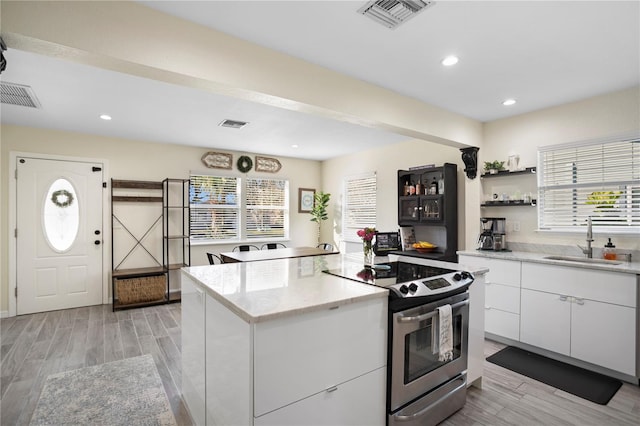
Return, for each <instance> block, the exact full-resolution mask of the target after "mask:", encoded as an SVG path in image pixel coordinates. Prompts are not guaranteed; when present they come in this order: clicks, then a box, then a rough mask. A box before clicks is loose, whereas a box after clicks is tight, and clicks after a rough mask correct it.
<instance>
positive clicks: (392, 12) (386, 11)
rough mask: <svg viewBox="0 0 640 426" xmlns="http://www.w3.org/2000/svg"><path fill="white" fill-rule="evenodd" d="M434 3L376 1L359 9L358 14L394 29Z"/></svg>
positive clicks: (392, 0)
mask: <svg viewBox="0 0 640 426" xmlns="http://www.w3.org/2000/svg"><path fill="white" fill-rule="evenodd" d="M434 3H435V2H433V1H421V0H400V1H397V0H376V1H370V2H368V3H367V4H365V5H364V6H362V7H361V8H360V9H358V13H361V14H363V15H364V16H368V17H369V18H371V19H373V20H374V21H376V22H377V23H379V24H382V25H384V26H385V27H387V28H391V29H394V28H396V27H397V26H399V25H400V24H402V23H403V22H406V21H408V20H409V19H411V18H413V17H414V16H416V15H417V14H418V13H420V12H421V11H423V10H424V9H426V8H427V7H429V6H431V5H433V4H434Z"/></svg>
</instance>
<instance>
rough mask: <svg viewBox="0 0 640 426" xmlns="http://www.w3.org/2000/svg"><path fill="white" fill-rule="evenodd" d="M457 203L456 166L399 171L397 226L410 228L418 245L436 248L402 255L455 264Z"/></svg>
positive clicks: (447, 165)
mask: <svg viewBox="0 0 640 426" xmlns="http://www.w3.org/2000/svg"><path fill="white" fill-rule="evenodd" d="M457 201H458V182H457V165H455V164H451V163H445V164H444V165H442V166H439V167H425V168H416V169H411V170H398V225H400V226H401V227H413V229H414V233H415V236H416V240H417V241H429V242H431V243H433V244H436V245H437V246H438V248H437V249H436V250H435V251H433V252H431V253H418V252H417V251H414V250H405V251H404V252H403V253H402V254H404V255H410V256H418V257H426V258H431V259H438V260H446V261H457V255H456V251H457V250H458V207H457Z"/></svg>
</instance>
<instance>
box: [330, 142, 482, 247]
mask: <svg viewBox="0 0 640 426" xmlns="http://www.w3.org/2000/svg"><path fill="white" fill-rule="evenodd" d="M444 163H454V164H457V165H458V188H459V190H458V203H459V217H458V218H459V242H458V246H459V247H464V244H465V240H464V236H465V235H464V234H465V233H464V229H465V221H466V218H467V217H468V216H473V215H474V213H473V212H466V211H465V205H466V203H465V185H466V182H465V181H468V179H466V177H465V175H464V173H463V172H462V170H463V169H464V164H463V163H462V160H461V153H460V151H459V150H458V149H457V148H452V147H447V146H442V145H438V144H435V143H432V142H425V141H419V140H410V141H407V142H402V143H398V144H394V145H390V146H386V147H381V148H376V149H371V150H367V151H362V152H359V153H356V154H353V155H347V156H343V157H340V158H335V159H332V160H327V161H324V162H323V164H322V187H323V188H324V191H325V192H330V193H331V194H332V209H331V216H330V218H329V220H328V221H327V222H328V226H324V225H323V229H322V236H323V239H326V240H330V241H333V242H334V243H336V244H340V243H341V242H342V229H341V212H342V209H341V207H342V201H343V200H342V197H343V194H342V185H343V180H344V178H345V177H346V176H350V175H358V174H362V173H370V172H375V173H376V178H377V179H376V180H377V194H376V198H377V221H376V227H377V229H379V230H381V231H395V230H397V229H398V187H397V172H398V170H401V169H404V170H406V169H408V168H409V167H414V166H420V165H426V164H435V165H442V164H444ZM472 199H473V197H472ZM472 210H473V209H472ZM351 237H354V236H351ZM347 239H348V237H347Z"/></svg>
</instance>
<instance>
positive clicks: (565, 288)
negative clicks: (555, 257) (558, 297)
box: [522, 262, 637, 308]
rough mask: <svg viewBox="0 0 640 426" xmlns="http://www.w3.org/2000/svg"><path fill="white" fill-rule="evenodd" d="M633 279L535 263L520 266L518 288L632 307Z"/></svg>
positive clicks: (612, 273)
mask: <svg viewBox="0 0 640 426" xmlns="http://www.w3.org/2000/svg"><path fill="white" fill-rule="evenodd" d="M636 280H637V279H636V276H635V275H633V274H625V273H620V272H610V271H600V270H596V269H587V268H572V267H567V266H557V265H542V264H538V263H527V262H524V263H523V264H522V287H523V288H529V289H532V290H540V291H546V292H549V293H558V294H564V295H569V296H575V297H580V298H585V299H590V300H597V301H600V302H607V303H615V304H617V305H622V306H629V307H631V308H635V307H636Z"/></svg>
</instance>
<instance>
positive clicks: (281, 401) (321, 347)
mask: <svg viewBox="0 0 640 426" xmlns="http://www.w3.org/2000/svg"><path fill="white" fill-rule="evenodd" d="M354 263H361V256H354V257H350V256H349V255H345V254H341V255H329V256H314V257H307V258H294V259H280V260H271V261H261V262H249V263H236V264H223V265H215V266H199V267H188V268H184V269H183V270H182V315H183V320H182V321H183V324H182V326H183V335H182V339H183V340H182V341H183V343H182V359H183V371H182V374H183V385H182V386H183V388H182V393H183V397H184V400H185V402H186V404H187V406H188V408H189V411H190V413H191V415H192V417H193V419H194V422H195V423H197V424H214V425H215V424H220V425H222V424H234V425H269V424H278V425H284V424H296V425H300V424H305V423H306V424H311V423H312V424H368V425H375V424H380V425H384V424H385V418H386V411H385V406H386V375H387V369H386V360H387V304H388V291H387V290H385V289H381V288H378V287H374V286H370V285H366V284H362V283H358V282H355V281H351V280H348V279H344V278H340V277H336V276H333V275H329V274H326V273H323V272H322V271H323V270H327V269H336V268H341V267H345V266H347V265H351V266H353V265H354ZM432 263H434V264H442V263H443V262H433V261H432ZM447 265H449V266H451V265H452V264H447ZM472 287H473V285H472ZM476 287H477V288H479V289H482V288H483V286H476ZM474 304H476V305H477V306H478V307H479V308H480V309H479V311H480V313H482V310H481V307H482V306H483V303H482V302H480V301H478V300H473V301H472V306H474ZM480 322H482V319H480ZM483 327H484V323H483V322H482V324H481V325H480V328H481V329H483ZM471 333H472V332H471V331H470V334H471ZM472 352H474V353H475V355H472ZM469 353H470V369H471V360H472V359H473V358H474V357H475V358H482V346H480V347H477V344H474V345H473V346H472V343H471V339H470V345H469ZM480 376H481V371H480V372H477V371H476V372H475V373H473V374H472V373H470V374H469V377H470V380H469V382H473V381H476V384H479V383H480Z"/></svg>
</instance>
